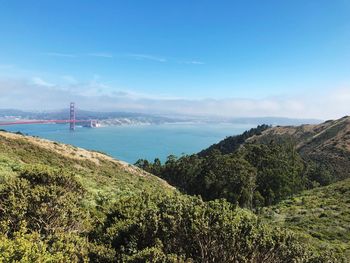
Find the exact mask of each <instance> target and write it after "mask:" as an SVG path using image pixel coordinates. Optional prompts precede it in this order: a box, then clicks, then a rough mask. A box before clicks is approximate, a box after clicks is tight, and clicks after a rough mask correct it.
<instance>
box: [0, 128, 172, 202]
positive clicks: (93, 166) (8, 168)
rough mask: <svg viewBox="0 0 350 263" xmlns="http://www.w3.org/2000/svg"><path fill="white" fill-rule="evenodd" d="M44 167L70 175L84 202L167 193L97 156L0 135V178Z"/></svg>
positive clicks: (161, 184)
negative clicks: (28, 167) (84, 196)
mask: <svg viewBox="0 0 350 263" xmlns="http://www.w3.org/2000/svg"><path fill="white" fill-rule="evenodd" d="M38 164H41V165H46V166H49V167H51V168H58V169H63V170H65V171H67V172H70V173H73V174H74V175H75V176H76V178H77V179H78V181H79V182H80V183H81V184H82V185H83V187H84V188H85V189H86V190H87V192H88V195H87V199H88V200H89V202H92V203H91V204H92V205H93V204H94V203H95V202H96V200H100V199H101V200H102V199H103V200H109V201H110V202H112V201H113V200H114V199H116V198H117V197H120V196H124V195H132V194H135V193H139V192H142V191H147V192H149V193H152V192H169V191H172V190H173V187H171V186H170V185H168V184H167V183H166V182H165V181H163V180H161V179H159V178H158V177H155V176H153V175H151V174H148V173H146V172H145V171H143V170H141V169H139V168H136V167H135V166H132V165H130V164H127V163H124V162H121V161H118V160H115V159H113V158H111V157H109V156H107V155H105V154H101V153H99V152H94V151H87V150H84V149H81V148H77V147H74V146H71V145H65V144H59V143H56V142H51V141H48V140H44V139H39V138H34V137H28V136H23V135H20V134H13V133H8V132H0V178H1V180H4V178H8V177H11V176H16V172H15V171H17V170H20V169H21V167H25V166H26V165H38Z"/></svg>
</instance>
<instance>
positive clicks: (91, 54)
mask: <svg viewBox="0 0 350 263" xmlns="http://www.w3.org/2000/svg"><path fill="white" fill-rule="evenodd" d="M87 55H88V56H90V57H99V58H113V57H114V56H113V54H110V53H89V54H87Z"/></svg>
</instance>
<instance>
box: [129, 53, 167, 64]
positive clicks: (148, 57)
mask: <svg viewBox="0 0 350 263" xmlns="http://www.w3.org/2000/svg"><path fill="white" fill-rule="evenodd" d="M125 56H126V57H129V58H133V59H137V60H152V61H157V62H166V61H167V59H166V58H163V57H158V56H154V55H149V54H125Z"/></svg>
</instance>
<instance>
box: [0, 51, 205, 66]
mask: <svg viewBox="0 0 350 263" xmlns="http://www.w3.org/2000/svg"><path fill="white" fill-rule="evenodd" d="M43 54H44V55H46V56H52V57H62V58H78V57H95V58H109V59H112V58H115V59H120V58H129V59H133V60H148V61H155V62H160V63H165V62H172V63H179V64H188V65H204V64H205V63H204V62H203V61H200V60H192V59H187V60H186V59H184V60H178V59H176V58H167V57H163V56H158V55H153V54H143V53H124V54H113V53H108V52H91V53H85V54H74V53H61V52H46V53H43ZM0 68H1V65H0Z"/></svg>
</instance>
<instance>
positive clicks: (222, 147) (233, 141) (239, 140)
mask: <svg viewBox="0 0 350 263" xmlns="http://www.w3.org/2000/svg"><path fill="white" fill-rule="evenodd" d="M270 127H271V126H269V125H266V124H262V125H259V126H257V127H256V128H252V129H250V130H248V131H245V132H243V133H242V134H240V135H236V136H229V137H227V138H226V139H224V140H222V141H220V142H219V143H216V144H213V145H212V146H210V147H209V148H207V149H205V150H202V151H201V152H199V153H198V155H199V156H200V157H205V156H207V155H209V154H210V153H211V152H212V151H214V150H218V151H220V152H221V153H222V154H228V153H233V152H235V151H236V150H238V148H239V147H240V146H241V145H242V144H244V143H245V142H246V140H247V139H248V138H251V137H252V136H254V135H260V134H261V133H262V132H263V131H265V130H267V129H268V128H270Z"/></svg>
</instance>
